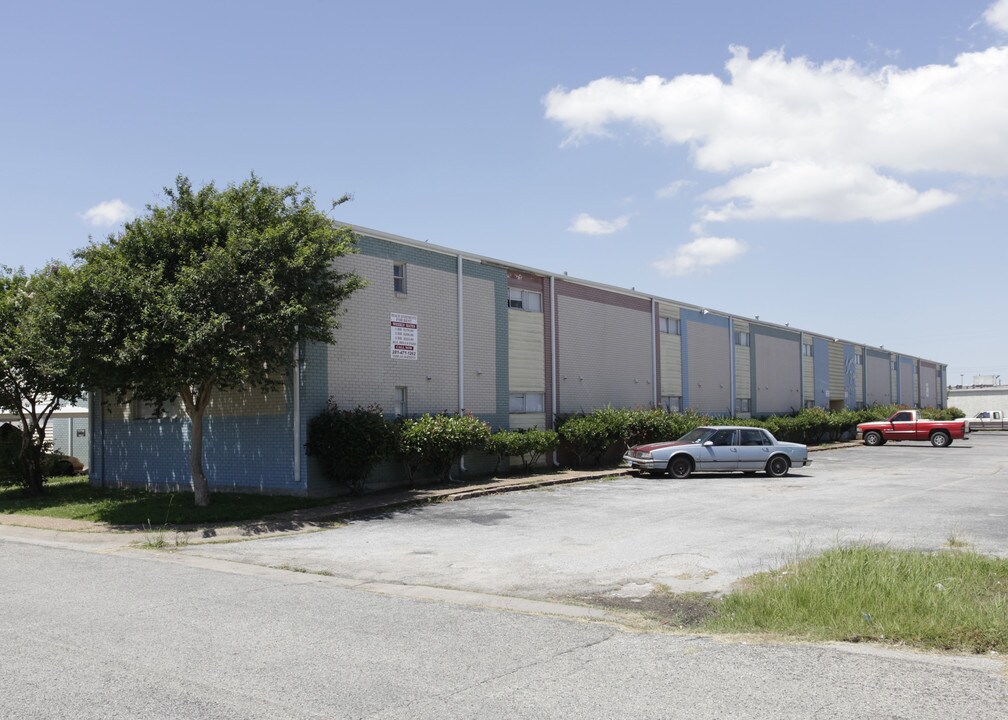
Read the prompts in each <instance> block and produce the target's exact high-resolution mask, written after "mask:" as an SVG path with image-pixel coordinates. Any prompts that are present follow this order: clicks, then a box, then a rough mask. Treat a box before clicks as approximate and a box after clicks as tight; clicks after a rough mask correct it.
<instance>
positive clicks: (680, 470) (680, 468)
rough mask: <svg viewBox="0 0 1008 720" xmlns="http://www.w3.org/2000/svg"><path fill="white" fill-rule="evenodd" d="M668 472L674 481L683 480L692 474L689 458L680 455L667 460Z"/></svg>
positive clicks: (691, 464)
mask: <svg viewBox="0 0 1008 720" xmlns="http://www.w3.org/2000/svg"><path fill="white" fill-rule="evenodd" d="M668 471H669V475H671V476H672V477H674V478H675V479H676V480H685V479H686V478H688V477H689V476H690V473H691V472H693V463H691V462H690V461H689V458H685V457H682V456H681V455H680V456H679V457H674V458H672V459H671V460H669V464H668Z"/></svg>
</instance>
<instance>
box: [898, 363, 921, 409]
mask: <svg viewBox="0 0 1008 720" xmlns="http://www.w3.org/2000/svg"><path fill="white" fill-rule="evenodd" d="M899 373H900V379H899V382H900V397H899V404H900V405H912V404H913V402H914V398H915V396H916V395H917V392H916V391H915V390H914V388H913V367H912V366H911V365H910V364H909V363H904V362H900V364H899Z"/></svg>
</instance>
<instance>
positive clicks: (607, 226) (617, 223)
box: [567, 213, 630, 235]
mask: <svg viewBox="0 0 1008 720" xmlns="http://www.w3.org/2000/svg"><path fill="white" fill-rule="evenodd" d="M629 223H630V216H629V215H620V216H619V217H618V218H616V219H615V220H599V219H597V218H593V217H592V216H591V215H589V214H588V213H581V214H580V215H578V216H577V217H576V218H574V220H572V221H571V224H570V227H568V228H567V232H574V233H581V234H582V235H611V234H612V233H614V232H618V231H620V230H622V229H623V228H625V227H626V226H627V225H628V224H629Z"/></svg>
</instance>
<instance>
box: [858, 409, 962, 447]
mask: <svg viewBox="0 0 1008 720" xmlns="http://www.w3.org/2000/svg"><path fill="white" fill-rule="evenodd" d="M968 423H969V421H968V420H966V419H965V418H960V419H959V420H922V419H921V418H919V417H918V415H917V411H916V410H900V411H899V412H897V413H895V414H893V416H892V417H890V418H889V419H888V420H878V421H876V422H866V423H861V424H859V425H858V426H857V433H858V436H859V437H862V438H864V444H865V445H871V446H872V447H874V446H876V445H885V444H886V443H887V442H889V441H890V440H893V441H896V442H899V441H901V440H930V441H931V444H932V445H934V446H935V447H947V446H948V445H951V444H952V441H953V440H964V439H967V438H968V437H969V435H968V434H967V433H969V424H968Z"/></svg>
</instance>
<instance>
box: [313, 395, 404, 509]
mask: <svg viewBox="0 0 1008 720" xmlns="http://www.w3.org/2000/svg"><path fill="white" fill-rule="evenodd" d="M395 439H396V436H395V432H394V431H393V429H392V423H390V422H389V421H388V420H386V419H385V418H384V416H383V415H382V410H381V408H380V407H378V406H377V405H371V406H370V407H366V408H364V407H360V406H358V407H356V408H354V409H353V410H340V409H339V406H337V405H336V403H334V402H333V401H332V400H330V401H329V407H328V408H326V409H325V410H324V411H323V412H321V413H319V414H318V415H316V416H315V417H313V418H312V419H311V420H310V421H309V422H308V442H307V443H306V444H305V447H306V448H307V450H308V454H309V455H313V456H315V457H317V458H318V459H319V462H320V463H321V465H322V472H324V473H325V475H326V477H327V478H329V479H330V480H335V481H337V482H343V483H345V484H346V485H347V487H349V488H350V489H351V490H352V491H353V492H354V493H357V494H361V493H363V492H364V487H365V485H366V484H367V479H368V476H369V475H370V474H371V470H372V469H373V468H374V466H375V465H377V464H378V463H379V462H381V461H382V460H383V459H385V457H387V456H388V455H390V454H391V453H392V452H393V451H394V450H395Z"/></svg>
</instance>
